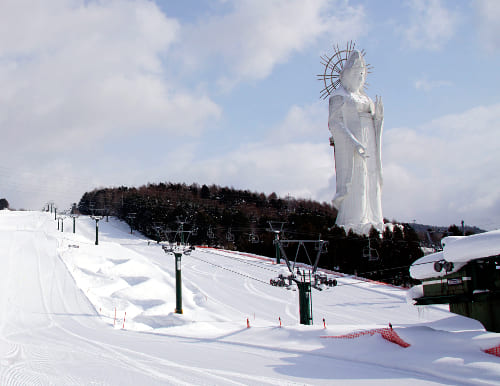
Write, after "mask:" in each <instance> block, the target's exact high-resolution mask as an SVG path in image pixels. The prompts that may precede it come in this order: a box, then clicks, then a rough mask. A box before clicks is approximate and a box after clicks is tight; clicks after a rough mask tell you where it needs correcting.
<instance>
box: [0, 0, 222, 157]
mask: <svg viewBox="0 0 500 386" xmlns="http://www.w3.org/2000/svg"><path fill="white" fill-rule="evenodd" d="M178 31H179V23H178V22H177V21H176V20H173V19H169V18H167V17H166V16H165V15H164V14H163V13H162V12H161V11H160V10H159V9H158V7H157V6H156V5H155V4H154V3H152V2H150V1H146V0H137V1H105V2H101V1H83V0H67V1H63V0H56V1H50V2H39V1H29V0H15V1H14V0H9V1H2V2H1V4H0V84H1V85H2V93H1V95H0V129H1V130H2V132H5V133H6V136H5V137H4V140H6V141H9V142H10V143H13V144H16V145H17V146H19V148H18V149H17V150H18V151H19V150H20V149H24V150H25V151H26V152H28V151H35V150H36V151H39V150H40V149H42V148H43V149H45V150H54V149H57V148H58V147H60V146H64V145H68V144H75V143H78V144H79V145H82V144H85V143H92V142H93V141H96V140H100V139H102V138H103V137H105V136H109V135H111V133H113V135H123V134H127V133H131V132H136V131H139V130H140V131H144V130H160V129H161V130H164V131H166V132H170V133H183V134H188V135H189V134H196V133H199V132H200V130H201V129H202V128H203V126H204V125H205V123H206V121H207V120H209V119H213V118H217V117H218V116H219V115H220V108H219V107H218V106H217V105H216V104H215V103H214V102H213V101H212V100H210V98H208V97H207V96H204V95H196V94H194V93H191V92H187V91H184V90H183V89H182V88H180V87H179V85H177V84H176V83H175V81H174V80H172V79H168V76H167V74H166V73H165V70H164V67H163V63H162V58H163V57H164V56H165V55H167V53H168V52H169V50H170V47H171V45H172V44H173V42H175V41H176V40H177V39H178ZM117 132H118V133H120V134H117Z"/></svg>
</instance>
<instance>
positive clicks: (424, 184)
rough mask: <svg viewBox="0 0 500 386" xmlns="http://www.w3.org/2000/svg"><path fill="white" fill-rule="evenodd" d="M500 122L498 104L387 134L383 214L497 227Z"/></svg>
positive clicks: (431, 221)
mask: <svg viewBox="0 0 500 386" xmlns="http://www.w3.org/2000/svg"><path fill="white" fill-rule="evenodd" d="M499 120H500V105H499V104H496V105H491V106H480V107H476V108H473V109H470V110H468V111H465V112H463V113H461V114H454V115H448V116H444V117H442V118H439V119H436V120H433V121H431V122H429V123H428V124H426V125H423V126H422V127H419V128H415V129H391V130H386V132H385V135H384V153H383V154H384V155H383V157H384V176H385V178H384V181H385V184H384V196H383V197H384V203H383V206H384V214H387V215H388V216H392V217H395V218H397V219H400V220H406V221H410V220H411V219H417V221H420V222H427V223H431V224H436V225H449V224H452V223H459V222H460V221H461V220H462V219H464V220H465V221H466V222H467V223H469V224H471V223H472V224H475V225H478V226H483V227H486V228H492V227H495V226H496V227H499V226H500V220H498V213H500V181H499V179H498V164H499V162H500V153H499V152H498V138H499V136H498V125H497V122H498V121H499ZM392 217H390V218H392ZM485 219H486V220H485ZM488 219H489V220H488Z"/></svg>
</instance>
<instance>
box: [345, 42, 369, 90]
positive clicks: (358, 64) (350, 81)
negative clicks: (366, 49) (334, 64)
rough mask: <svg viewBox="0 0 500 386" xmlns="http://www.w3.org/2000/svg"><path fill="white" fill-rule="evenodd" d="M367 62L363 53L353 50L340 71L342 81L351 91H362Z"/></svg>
mask: <svg viewBox="0 0 500 386" xmlns="http://www.w3.org/2000/svg"><path fill="white" fill-rule="evenodd" d="M366 72H367V70H366V63H365V59H364V58H363V54H362V53H361V52H360V51H358V50H353V51H352V52H351V54H350V55H349V58H348V59H347V61H346V62H345V64H344V68H343V69H342V71H341V72H340V83H341V84H342V86H343V87H344V88H345V89H346V90H347V91H349V92H358V91H360V90H361V89H362V88H363V86H364V84H365V80H366Z"/></svg>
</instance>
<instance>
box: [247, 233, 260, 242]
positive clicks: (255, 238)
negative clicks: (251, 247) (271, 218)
mask: <svg viewBox="0 0 500 386" xmlns="http://www.w3.org/2000/svg"><path fill="white" fill-rule="evenodd" d="M248 241H250V242H251V243H252V244H257V243H259V242H260V239H259V236H258V235H256V234H255V233H253V232H252V233H250V234H249V235H248Z"/></svg>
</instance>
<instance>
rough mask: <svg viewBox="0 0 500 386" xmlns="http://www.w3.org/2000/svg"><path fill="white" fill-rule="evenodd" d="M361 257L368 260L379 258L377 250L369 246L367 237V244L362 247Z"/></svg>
mask: <svg viewBox="0 0 500 386" xmlns="http://www.w3.org/2000/svg"><path fill="white" fill-rule="evenodd" d="M363 257H364V258H368V261H378V260H379V259H380V257H379V255H378V251H377V250H376V249H375V248H372V247H371V244H370V239H368V246H367V247H364V248H363Z"/></svg>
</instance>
